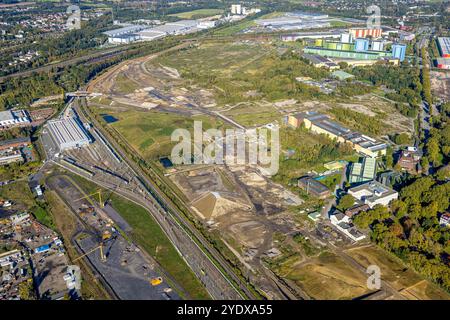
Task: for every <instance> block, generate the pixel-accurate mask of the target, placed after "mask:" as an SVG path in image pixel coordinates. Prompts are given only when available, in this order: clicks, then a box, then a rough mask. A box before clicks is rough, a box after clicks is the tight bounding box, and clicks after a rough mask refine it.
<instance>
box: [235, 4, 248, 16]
mask: <svg viewBox="0 0 450 320" xmlns="http://www.w3.org/2000/svg"><path fill="white" fill-rule="evenodd" d="M246 13H247V10H246V9H245V7H243V6H242V5H240V4H232V5H231V14H237V15H245V14H246Z"/></svg>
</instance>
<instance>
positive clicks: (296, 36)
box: [280, 30, 342, 41]
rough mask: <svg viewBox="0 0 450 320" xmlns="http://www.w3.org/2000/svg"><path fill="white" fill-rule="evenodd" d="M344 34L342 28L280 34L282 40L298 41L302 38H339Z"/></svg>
mask: <svg viewBox="0 0 450 320" xmlns="http://www.w3.org/2000/svg"><path fill="white" fill-rule="evenodd" d="M341 35H342V31H340V30H335V31H334V30H332V31H317V32H296V33H291V34H284V35H281V36H280V39H281V40H282V41H296V40H300V39H324V38H335V39H339V38H340V37H341Z"/></svg>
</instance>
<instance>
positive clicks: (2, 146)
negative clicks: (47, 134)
mask: <svg viewBox="0 0 450 320" xmlns="http://www.w3.org/2000/svg"><path fill="white" fill-rule="evenodd" d="M30 143H31V140H30V138H28V137H25V138H16V139H11V140H2V141H0V151H4V150H9V149H14V148H20V147H26V146H27V145H29V144H30Z"/></svg>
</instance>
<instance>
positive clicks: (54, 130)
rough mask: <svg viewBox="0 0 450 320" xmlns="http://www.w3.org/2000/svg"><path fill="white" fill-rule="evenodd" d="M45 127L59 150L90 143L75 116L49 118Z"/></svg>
mask: <svg viewBox="0 0 450 320" xmlns="http://www.w3.org/2000/svg"><path fill="white" fill-rule="evenodd" d="M47 127H48V129H49V132H50V134H51V137H52V138H53V140H54V141H55V143H56V144H57V146H58V147H59V150H60V151H64V150H69V149H73V148H78V147H82V146H85V145H88V144H89V143H91V139H90V138H89V136H88V134H87V132H86V131H85V130H84V128H83V127H82V125H81V124H80V123H79V122H78V120H77V119H75V118H68V119H59V120H50V121H49V122H48V124H47Z"/></svg>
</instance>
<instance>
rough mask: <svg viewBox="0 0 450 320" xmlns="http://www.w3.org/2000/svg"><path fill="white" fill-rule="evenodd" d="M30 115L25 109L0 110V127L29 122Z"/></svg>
mask: <svg viewBox="0 0 450 320" xmlns="http://www.w3.org/2000/svg"><path fill="white" fill-rule="evenodd" d="M30 123H31V121H30V117H29V116H28V113H27V112H26V111H25V110H7V111H1V112H0V127H10V126H20V125H28V124H30Z"/></svg>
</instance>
